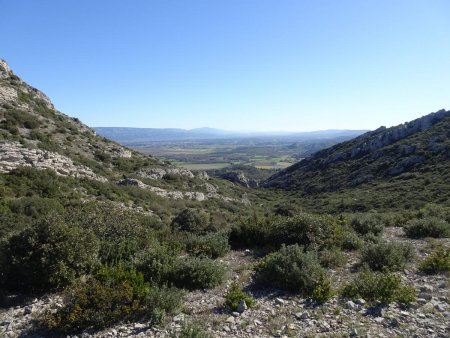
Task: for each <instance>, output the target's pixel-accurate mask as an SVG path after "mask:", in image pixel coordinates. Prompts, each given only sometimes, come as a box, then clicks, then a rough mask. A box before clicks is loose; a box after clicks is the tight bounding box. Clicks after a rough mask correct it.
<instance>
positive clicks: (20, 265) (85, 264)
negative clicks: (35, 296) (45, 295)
mask: <svg viewBox="0 0 450 338" xmlns="http://www.w3.org/2000/svg"><path fill="white" fill-rule="evenodd" d="M98 248H99V244H98V240H97V238H96V237H95V235H93V234H92V232H90V231H86V230H82V229H80V228H76V227H69V226H67V225H66V224H65V223H64V222H63V221H62V219H61V217H60V216H58V215H49V216H48V217H47V218H46V219H44V220H40V221H38V222H36V223H35V224H33V226H31V227H30V228H27V229H25V230H23V231H22V232H20V233H19V234H17V235H14V236H12V237H11V238H10V239H9V242H8V249H7V254H8V259H9V262H10V276H11V278H9V279H8V283H7V284H8V287H9V288H11V289H18V290H23V291H33V290H48V289H53V288H58V287H63V286H65V285H68V284H69V283H71V282H72V281H74V280H75V278H77V277H78V276H81V275H83V274H85V273H88V272H89V271H91V270H92V268H93V267H94V266H95V265H96V264H97V253H98ZM12 276H13V277H14V278H13V277H12Z"/></svg>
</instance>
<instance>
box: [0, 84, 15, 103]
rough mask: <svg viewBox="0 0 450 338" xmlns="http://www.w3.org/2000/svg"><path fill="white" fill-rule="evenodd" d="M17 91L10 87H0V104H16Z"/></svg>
mask: <svg viewBox="0 0 450 338" xmlns="http://www.w3.org/2000/svg"><path fill="white" fill-rule="evenodd" d="M17 100H18V95H17V90H15V89H14V88H11V87H4V86H0V104H3V103H11V102H17Z"/></svg>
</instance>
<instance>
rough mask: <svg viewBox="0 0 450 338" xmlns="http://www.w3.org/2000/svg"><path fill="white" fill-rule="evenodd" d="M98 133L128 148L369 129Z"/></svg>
mask: <svg viewBox="0 0 450 338" xmlns="http://www.w3.org/2000/svg"><path fill="white" fill-rule="evenodd" d="M94 129H95V131H96V132H97V133H98V134H99V135H102V136H104V137H106V138H109V139H111V140H114V141H116V142H119V143H121V144H126V145H136V144H145V143H146V142H159V141H184V140H186V141H190V140H211V139H228V138H262V137H274V136H276V137H278V138H291V139H293V140H310V139H318V138H320V139H324V138H338V137H346V138H349V137H355V136H357V135H360V134H362V133H364V132H366V130H321V131H312V132H248V133H246V132H236V131H227V130H221V129H214V128H196V129H189V130H187V129H177V128H124V127H96V128H94Z"/></svg>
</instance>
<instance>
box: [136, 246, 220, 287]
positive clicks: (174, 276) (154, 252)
mask: <svg viewBox="0 0 450 338" xmlns="http://www.w3.org/2000/svg"><path fill="white" fill-rule="evenodd" d="M136 267H137V269H138V270H139V271H141V272H142V273H143V275H144V277H145V279H146V280H147V281H149V282H152V283H156V284H158V285H164V284H167V285H174V286H177V287H180V288H185V289H189V290H194V289H208V288H212V287H215V286H217V285H219V284H220V283H221V282H222V280H223V278H224V277H225V268H224V267H223V265H221V264H219V263H218V262H216V261H214V260H212V259H210V258H204V257H203V258H202V257H179V256H178V254H177V253H176V252H174V251H173V250H171V249H170V248H167V247H163V246H159V247H154V248H152V249H149V250H146V251H145V252H142V253H140V254H139V255H138V256H137V258H136Z"/></svg>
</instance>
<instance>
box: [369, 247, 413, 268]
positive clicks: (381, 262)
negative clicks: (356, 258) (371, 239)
mask: <svg viewBox="0 0 450 338" xmlns="http://www.w3.org/2000/svg"><path fill="white" fill-rule="evenodd" d="M413 257H414V249H413V247H412V245H410V244H401V243H388V242H382V243H377V244H368V245H367V246H366V247H365V248H364V249H363V251H362V257H361V263H363V264H367V265H368V266H369V267H370V268H371V269H372V270H375V271H383V270H389V271H398V270H400V269H402V268H404V267H405V265H406V263H407V262H408V261H410V260H411V259H412V258H413Z"/></svg>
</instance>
